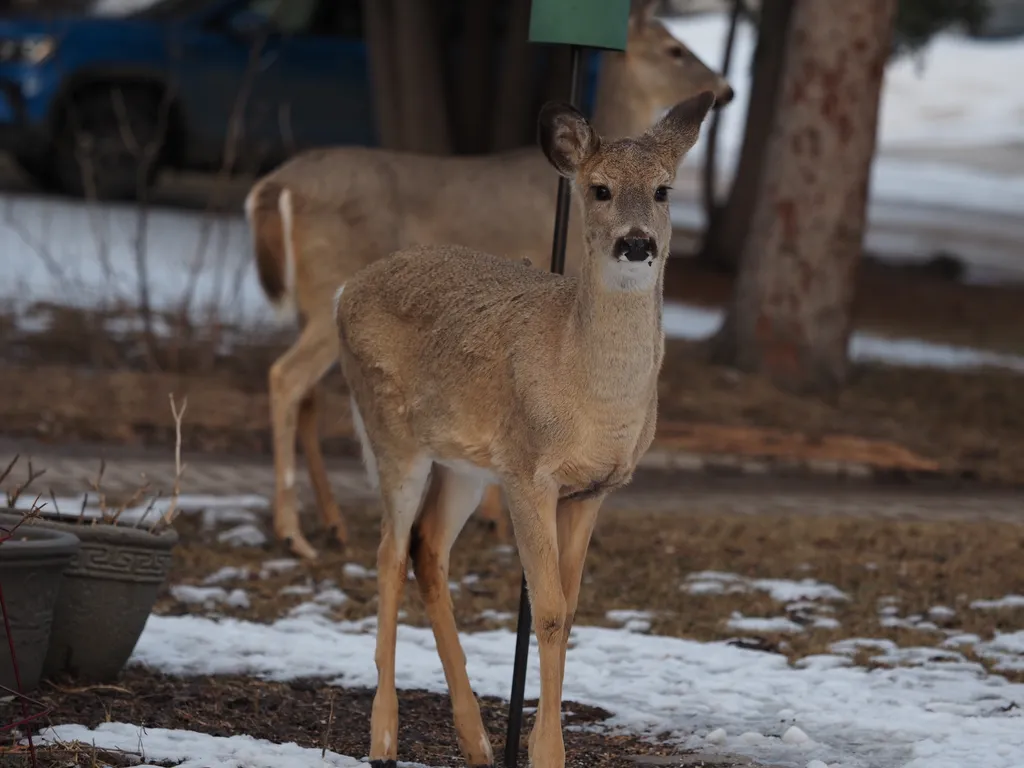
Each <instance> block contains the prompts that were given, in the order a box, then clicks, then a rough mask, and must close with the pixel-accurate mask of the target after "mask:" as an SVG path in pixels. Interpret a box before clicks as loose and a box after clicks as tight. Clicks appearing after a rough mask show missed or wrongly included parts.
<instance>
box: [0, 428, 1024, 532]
mask: <svg viewBox="0 0 1024 768" xmlns="http://www.w3.org/2000/svg"><path fill="white" fill-rule="evenodd" d="M16 454H20V455H21V459H20V461H19V463H18V470H17V471H16V472H15V473H13V475H12V478H13V479H14V480H17V479H20V478H23V477H24V472H25V471H26V470H27V461H28V460H29V459H31V460H32V463H33V467H34V468H35V469H36V470H38V469H46V475H44V476H43V477H42V478H41V479H40V480H39V481H38V484H37V485H36V486H35V491H36V492H37V493H38V492H42V493H44V495H45V494H47V493H48V491H49V490H50V489H51V488H52V490H53V492H54V493H55V494H57V495H78V494H80V493H82V492H83V491H85V490H87V489H88V488H89V487H90V484H91V482H92V481H93V480H94V479H95V478H96V473H97V470H98V468H99V461H100V457H101V456H102V457H103V458H105V460H106V468H105V472H104V478H103V484H102V487H103V489H104V490H105V491H106V492H107V493H109V494H115V493H131V492H132V491H134V490H135V489H137V488H138V487H139V485H140V483H141V478H142V477H143V476H145V477H146V478H147V479H148V481H149V483H150V484H151V487H152V488H154V489H162V490H164V491H165V492H167V491H169V490H170V488H171V487H172V485H173V480H174V463H173V457H172V456H171V455H170V452H164V451H157V450H153V449H134V448H125V447H120V446H102V447H101V446H95V445H78V446H62V447H53V446H45V445H42V444H40V443H34V442H29V441H16V440H11V439H6V438H4V439H0V466H6V465H7V463H8V462H10V460H11V459H12V458H13V457H14V456H15V455H16ZM183 461H184V463H185V464H186V469H185V473H184V477H183V479H182V489H181V490H182V493H185V494H204V495H206V494H212V495H220V496H223V495H232V494H257V495H261V496H265V497H266V498H268V499H270V498H272V496H273V490H274V475H273V469H272V465H271V462H270V460H269V459H268V458H259V457H255V458H254V457H231V456H210V455H203V454H192V455H188V454H185V455H183ZM328 465H329V473H328V474H329V478H330V481H331V486H332V488H333V489H334V492H335V494H336V495H337V496H338V499H339V501H340V502H341V503H344V502H345V501H350V502H354V501H364V500H367V499H372V498H373V497H374V494H373V493H372V491H371V490H370V488H369V485H368V484H367V482H366V477H365V475H364V473H363V469H362V466H361V465H360V463H359V462H358V461H357V460H355V459H348V458H331V459H329V460H328ZM297 475H298V477H297V478H296V481H297V486H298V489H299V493H300V496H301V497H302V498H303V499H304V500H306V501H307V502H311V501H312V493H311V490H310V487H309V482H308V477H307V475H306V474H305V471H304V468H300V470H299V472H298V473H297ZM12 478H9V479H8V480H7V481H6V482H5V483H4V486H5V487H7V486H9V485H10V483H11V480H12ZM638 508H642V509H645V510H652V511H653V510H657V511H665V512H671V511H686V512H689V513H700V514H744V515H758V514H785V515H790V514H801V515H823V516H830V517H832V516H839V517H861V518H883V519H908V520H912V519H916V520H935V519H943V520H963V521H982V520H985V521H1009V522H1021V523H1024V492H1022V491H1011V490H993V489H984V488H978V487H973V488H961V489H957V488H955V487H951V486H946V487H939V486H931V487H918V486H914V485H909V486H898V485H881V484H877V483H869V482H866V481H855V480H847V481H845V482H843V481H836V480H829V479H824V478H818V479H800V478H793V477H790V478H780V477H773V476H771V475H760V476H749V477H744V476H740V477H714V476H708V475H706V474H702V473H699V472H686V471H675V472H664V471H655V470H648V471H641V472H638V474H637V477H636V479H635V480H634V482H633V484H632V485H630V486H629V487H627V488H626V489H624V490H622V491H620V492H618V493H616V494H614V495H613V496H612V497H611V499H610V500H609V502H608V504H607V509H608V510H609V511H611V510H615V509H619V510H623V509H632V510H636V509H638Z"/></svg>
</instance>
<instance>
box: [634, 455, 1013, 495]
mask: <svg viewBox="0 0 1024 768" xmlns="http://www.w3.org/2000/svg"><path fill="white" fill-rule="evenodd" d="M637 469H645V470H650V471H661V472H685V473H689V474H699V475H705V476H710V477H724V478H727V477H765V478H772V477H777V478H791V479H800V478H825V479H829V480H842V481H855V482H859V483H867V484H878V485H906V484H923V483H928V484H934V485H951V484H953V485H960V486H962V485H965V484H966V485H984V486H985V487H986V488H993V489H1008V490H1009V489H1015V488H1018V487H1019V486H1018V485H1016V484H1010V483H1005V482H994V481H983V480H981V479H980V478H979V477H978V475H977V473H975V472H973V471H971V470H948V469H945V470H944V469H939V470H920V469H907V468H904V467H899V466H884V465H882V466H880V465H874V464H868V463H866V462H855V461H841V460H835V459H800V458H791V457H765V456H750V455H743V454H700V453H691V452H686V451H671V450H665V449H663V448H653V447H652V448H651V449H650V450H648V451H647V453H646V454H644V456H643V457H642V458H641V459H640V462H639V464H638V465H637Z"/></svg>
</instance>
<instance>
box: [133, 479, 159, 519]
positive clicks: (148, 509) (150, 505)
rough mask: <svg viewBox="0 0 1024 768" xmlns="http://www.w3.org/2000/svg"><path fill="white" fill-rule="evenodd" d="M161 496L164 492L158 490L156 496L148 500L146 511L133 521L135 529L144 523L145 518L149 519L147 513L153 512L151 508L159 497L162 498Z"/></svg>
mask: <svg viewBox="0 0 1024 768" xmlns="http://www.w3.org/2000/svg"><path fill="white" fill-rule="evenodd" d="M163 495H164V492H163V491H162V490H160V489H159V488H158V489H157V492H156V495H155V496H154V497H153V498H152V499H150V500H149V504H148V505H147V506H146V509H145V510H144V511H143V513H142V515H141V516H140V517H139V519H138V520H136V521H135V527H136V528H138V527H139V526H140V525H142V523H143V521H145V519H146V518H147V517H149V513H150V512H152V511H153V507H155V506H156V503H157V502H158V501H159V500H160V497H161V496H163Z"/></svg>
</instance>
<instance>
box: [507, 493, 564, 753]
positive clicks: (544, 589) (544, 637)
mask: <svg viewBox="0 0 1024 768" xmlns="http://www.w3.org/2000/svg"><path fill="white" fill-rule="evenodd" d="M505 490H506V494H507V497H508V500H509V507H510V509H511V513H512V528H513V530H514V532H515V537H516V544H517V545H518V548H519V559H520V560H521V561H522V564H523V571H524V573H525V574H526V583H527V585H528V587H529V591H530V606H531V608H532V609H533V631H534V634H535V635H536V636H537V645H538V649H539V651H540V701H539V703H538V706H537V718H536V721H535V722H534V726H533V730H532V731H531V733H530V742H529V744H530V765H531V766H532V767H533V768H564V766H565V743H564V741H563V740H562V678H561V674H560V672H559V667H560V665H561V656H562V647H563V640H562V638H563V634H564V632H565V619H566V602H565V596H564V594H563V592H562V581H561V575H560V573H559V567H558V528H557V524H556V521H555V516H556V513H557V505H558V488H557V487H556V486H555V484H554V483H553V482H548V483H545V484H544V485H541V486H538V485H532V484H531V485H527V484H525V483H524V484H519V483H516V482H509V483H507V484H506V486H505Z"/></svg>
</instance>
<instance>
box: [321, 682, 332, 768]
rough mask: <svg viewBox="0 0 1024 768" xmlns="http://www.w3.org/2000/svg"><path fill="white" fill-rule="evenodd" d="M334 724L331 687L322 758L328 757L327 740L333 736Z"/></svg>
mask: <svg viewBox="0 0 1024 768" xmlns="http://www.w3.org/2000/svg"><path fill="white" fill-rule="evenodd" d="M333 724H334V690H333V689H331V699H330V709H329V710H327V725H326V726H324V733H323V736H322V737H321V739H320V741H321V747H320V759H321V760H323V759H324V758H326V757H327V740H328V739H329V738H330V737H331V726H332V725H333Z"/></svg>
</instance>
